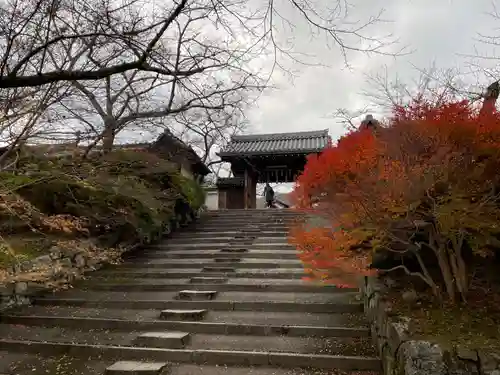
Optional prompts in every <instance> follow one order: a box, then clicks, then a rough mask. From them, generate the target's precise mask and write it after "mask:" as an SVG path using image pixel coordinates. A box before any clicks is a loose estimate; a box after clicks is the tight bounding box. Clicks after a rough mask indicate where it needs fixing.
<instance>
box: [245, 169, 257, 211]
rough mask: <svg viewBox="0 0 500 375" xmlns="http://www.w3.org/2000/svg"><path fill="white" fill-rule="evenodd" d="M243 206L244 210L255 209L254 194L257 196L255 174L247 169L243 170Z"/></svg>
mask: <svg viewBox="0 0 500 375" xmlns="http://www.w3.org/2000/svg"><path fill="white" fill-rule="evenodd" d="M244 181H245V185H244V190H243V191H244V193H243V194H244V204H245V209H252V208H256V207H257V201H256V198H257V197H256V194H257V178H256V175H255V173H253V172H252V171H250V170H249V169H248V168H247V169H245V176H244Z"/></svg>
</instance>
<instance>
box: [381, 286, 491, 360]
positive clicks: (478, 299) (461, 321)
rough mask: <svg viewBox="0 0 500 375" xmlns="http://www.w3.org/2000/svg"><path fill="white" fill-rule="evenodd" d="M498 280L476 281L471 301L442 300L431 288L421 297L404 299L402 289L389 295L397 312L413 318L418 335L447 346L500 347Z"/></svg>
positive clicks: (470, 292)
mask: <svg viewBox="0 0 500 375" xmlns="http://www.w3.org/2000/svg"><path fill="white" fill-rule="evenodd" d="M493 285H496V283H494V284H489V286H488V287H485V285H484V284H483V285H478V284H476V285H474V286H473V287H472V288H471V290H470V291H469V294H468V295H469V298H468V301H467V304H464V303H456V304H450V303H446V302H445V303H440V302H437V301H436V300H435V299H434V298H433V297H432V296H431V295H430V293H429V292H427V293H426V292H422V291H420V292H419V293H418V296H419V300H418V301H415V302H407V301H404V300H403V299H402V297H401V295H402V290H391V291H390V292H389V293H387V295H386V296H385V298H386V299H387V300H388V302H389V303H390V304H391V306H392V311H393V312H394V313H396V315H402V316H407V317H409V318H411V319H412V321H413V329H414V337H415V338H417V339H423V340H427V341H430V342H435V343H437V344H439V345H440V346H442V347H443V348H448V349H450V348H451V347H453V346H459V347H461V348H466V349H472V350H474V349H488V350H490V351H500V325H499V324H498V322H500V290H499V288H498V287H493Z"/></svg>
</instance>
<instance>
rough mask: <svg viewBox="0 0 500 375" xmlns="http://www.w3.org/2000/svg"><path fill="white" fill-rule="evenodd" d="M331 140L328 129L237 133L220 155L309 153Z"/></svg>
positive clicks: (324, 145) (321, 149)
mask: <svg viewBox="0 0 500 375" xmlns="http://www.w3.org/2000/svg"><path fill="white" fill-rule="evenodd" d="M329 142H330V136H329V135H328V130H327V129H325V130H319V131H307V132H295V133H273V134H255V135H236V136H233V137H232V138H231V142H229V144H228V145H227V146H226V147H225V148H224V149H223V150H222V151H221V152H219V156H220V157H221V158H224V157H225V156H229V157H230V156H239V155H241V156H252V155H276V154H308V153H314V152H321V151H323V149H324V148H325V147H326V146H327V145H328V143H329Z"/></svg>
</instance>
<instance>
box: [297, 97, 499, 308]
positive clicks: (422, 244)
mask: <svg viewBox="0 0 500 375" xmlns="http://www.w3.org/2000/svg"><path fill="white" fill-rule="evenodd" d="M499 164H500V118H499V116H498V115H497V114H496V113H494V114H481V115H480V114H479V113H478V112H477V111H476V110H475V109H473V108H472V107H471V106H470V105H469V103H467V102H463V101H462V102H451V103H444V104H442V105H440V106H438V107H435V106H430V105H427V104H426V103H423V102H418V101H417V102H415V103H412V104H411V105H410V106H408V107H405V108H397V109H396V110H395V112H394V115H393V117H392V118H391V119H390V120H389V123H388V126H387V127H385V128H381V129H379V130H377V131H376V132H371V131H370V130H362V131H355V132H352V133H350V134H348V135H347V136H345V137H343V138H342V139H340V140H339V142H338V143H337V144H336V145H335V146H332V147H329V148H327V149H326V150H325V151H324V152H323V153H322V154H321V155H320V156H318V157H311V158H310V159H309V160H308V162H307V165H306V168H305V170H304V172H303V174H302V175H301V176H299V178H298V180H297V184H296V189H295V198H296V201H297V204H298V205H299V206H300V207H302V208H304V209H306V208H307V209H311V206H314V207H315V208H314V209H313V211H314V213H315V214H318V215H321V216H323V217H325V218H327V219H328V220H329V223H330V225H329V228H326V229H323V231H326V232H327V235H323V236H317V237H316V238H315V239H314V240H311V237H310V236H306V235H305V233H306V229H305V228H302V227H298V228H296V229H295V232H294V233H293V238H294V241H295V242H296V243H297V244H298V246H299V248H301V249H302V251H303V252H305V254H306V255H305V257H306V258H307V259H317V260H316V263H317V264H316V265H315V267H316V269H317V273H319V274H321V275H323V277H328V274H329V273H331V269H332V268H335V267H337V268H338V267H341V268H343V269H347V270H350V271H351V272H353V273H360V272H362V273H364V272H368V267H367V265H368V264H369V263H370V261H371V260H372V259H373V256H374V254H376V253H377V252H378V253H380V252H384V253H388V254H392V255H393V259H399V261H398V263H396V264H393V265H391V266H389V267H386V268H385V269H383V271H386V272H389V271H395V270H403V271H405V272H406V273H407V274H409V275H412V276H415V277H418V278H419V279H420V280H422V281H424V282H425V283H426V284H427V285H428V286H429V287H430V288H431V289H432V291H433V293H434V294H435V295H436V296H438V297H441V296H443V294H444V295H446V296H447V298H448V299H449V300H451V301H455V300H456V299H457V298H461V299H462V300H466V298H467V292H468V288H469V285H470V277H471V274H470V271H471V270H470V268H469V267H468V266H467V263H468V257H469V256H482V257H484V256H490V255H492V254H493V253H494V251H496V249H497V248H498V245H499V244H500V243H499V240H498V238H500V226H499V225H498V222H499V221H498V220H499V219H500V211H499V209H498V193H499V187H500V185H499V182H500V181H499V177H498V174H497V172H496V171H497V170H498V168H499V167H500V165H499ZM305 238H308V239H307V240H306V239H305ZM311 241H313V242H314V241H315V244H316V246H311V244H310V243H311ZM401 260H403V261H401ZM318 263H319V264H318ZM322 264H323V265H324V264H328V267H326V268H328V269H327V270H326V271H325V270H324V269H323V268H325V267H324V266H322ZM372 266H373V264H372ZM322 267H323V268H322ZM377 268H381V267H380V266H377Z"/></svg>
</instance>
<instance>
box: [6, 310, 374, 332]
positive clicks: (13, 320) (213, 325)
mask: <svg viewBox="0 0 500 375" xmlns="http://www.w3.org/2000/svg"><path fill="white" fill-rule="evenodd" d="M2 323H4V324H15V325H21V326H26V327H28V326H29V327H37V326H40V327H64V328H72V329H76V328H81V327H86V328H87V329H103V330H114V331H134V330H137V331H158V330H177V331H182V332H190V333H205V334H218V335H221V334H226V335H252V336H289V337H309V336H314V337H369V336H370V332H369V329H368V328H367V327H335V326H328V327H326V326H314V325H307V326H301V325H272V324H267V325H264V324H239V323H218V322H206V321H205V322H186V321H163V320H126V319H110V318H109V319H108V318H103V317H98V318H89V317H69V316H46V315H33V316H17V315H3V316H2Z"/></svg>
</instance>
